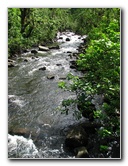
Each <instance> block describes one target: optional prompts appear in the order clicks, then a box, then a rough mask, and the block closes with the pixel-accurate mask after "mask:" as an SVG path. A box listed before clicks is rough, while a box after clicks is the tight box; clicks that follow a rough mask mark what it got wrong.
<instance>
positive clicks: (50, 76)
mask: <svg viewBox="0 0 128 166" xmlns="http://www.w3.org/2000/svg"><path fill="white" fill-rule="evenodd" d="M54 78H55V76H54V75H47V79H50V80H52V79H54Z"/></svg>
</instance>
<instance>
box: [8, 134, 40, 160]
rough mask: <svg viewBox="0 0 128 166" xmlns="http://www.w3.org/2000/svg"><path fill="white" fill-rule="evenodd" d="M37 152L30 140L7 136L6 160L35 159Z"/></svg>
mask: <svg viewBox="0 0 128 166" xmlns="http://www.w3.org/2000/svg"><path fill="white" fill-rule="evenodd" d="M37 156H38V150H37V148H36V146H35V144H34V143H33V140H32V139H26V138H24V137H23V136H17V135H14V136H12V135H10V134H8V158H35V157H37Z"/></svg>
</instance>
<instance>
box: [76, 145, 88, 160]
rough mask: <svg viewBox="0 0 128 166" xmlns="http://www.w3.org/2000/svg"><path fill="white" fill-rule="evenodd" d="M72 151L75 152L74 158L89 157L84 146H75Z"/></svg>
mask: <svg viewBox="0 0 128 166" xmlns="http://www.w3.org/2000/svg"><path fill="white" fill-rule="evenodd" d="M74 152H75V153H76V156H75V157H76V158H89V154H88V151H87V148H86V147H85V146H81V147H78V148H75V149H74Z"/></svg>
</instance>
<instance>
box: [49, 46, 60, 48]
mask: <svg viewBox="0 0 128 166" xmlns="http://www.w3.org/2000/svg"><path fill="white" fill-rule="evenodd" d="M59 48H60V47H59V45H56V46H49V49H59Z"/></svg>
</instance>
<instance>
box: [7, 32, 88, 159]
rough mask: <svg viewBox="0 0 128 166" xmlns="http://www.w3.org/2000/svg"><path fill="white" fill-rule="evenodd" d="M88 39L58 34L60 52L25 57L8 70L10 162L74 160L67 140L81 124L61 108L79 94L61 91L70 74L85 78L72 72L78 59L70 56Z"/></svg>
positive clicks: (74, 71) (70, 33)
mask: <svg viewBox="0 0 128 166" xmlns="http://www.w3.org/2000/svg"><path fill="white" fill-rule="evenodd" d="M85 37H86V36H79V35H76V34H74V33H73V32H68V31H67V32H63V33H58V34H57V42H58V44H59V49H50V50H49V51H47V52H44V53H43V52H40V53H38V54H36V55H35V54H32V53H31V52H27V53H23V54H21V55H20V56H18V58H17V59H16V66H15V67H12V68H9V69H8V131H9V134H8V158H74V154H72V153H69V152H67V151H66V150H65V149H64V140H65V133H66V131H67V130H68V128H69V127H70V126H72V125H74V124H77V123H78V121H77V120H76V118H75V117H74V116H73V111H70V113H69V114H68V115H65V114H61V111H60V110H59V109H58V108H59V106H60V105H61V102H62V100H63V99H67V98H72V97H75V94H74V93H71V92H67V91H63V90H62V89H60V88H58V82H59V81H62V80H65V79H66V76H67V74H68V73H69V72H70V73H72V74H73V75H79V76H81V72H78V71H76V70H75V69H72V68H70V60H74V59H71V57H70V56H69V55H70V54H71V53H78V47H79V46H80V44H81V43H83V40H82V39H83V38H85ZM67 38H68V39H69V40H68V41H67ZM34 49H37V48H34ZM26 59H27V60H26ZM43 67H45V69H43V70H42V68H43ZM81 121H82V119H81ZM16 133H18V134H16ZM19 133H21V135H20V134H19Z"/></svg>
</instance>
